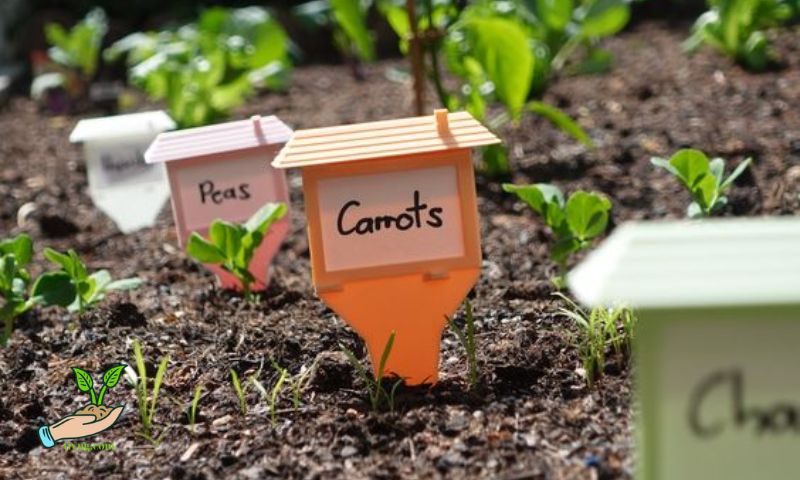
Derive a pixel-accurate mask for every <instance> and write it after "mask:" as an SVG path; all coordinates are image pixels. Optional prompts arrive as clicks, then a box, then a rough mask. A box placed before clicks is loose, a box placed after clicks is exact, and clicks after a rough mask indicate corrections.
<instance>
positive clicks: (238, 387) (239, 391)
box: [231, 369, 247, 415]
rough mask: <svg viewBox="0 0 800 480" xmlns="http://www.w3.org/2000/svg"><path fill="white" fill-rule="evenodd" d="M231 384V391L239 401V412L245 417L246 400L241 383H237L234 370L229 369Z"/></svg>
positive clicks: (237, 379) (237, 376)
mask: <svg viewBox="0 0 800 480" xmlns="http://www.w3.org/2000/svg"><path fill="white" fill-rule="evenodd" d="M231 384H232V385H233V391H234V392H236V398H238V399H239V410H241V412H242V415H247V398H246V397H245V395H244V389H243V388H242V382H240V381H239V375H238V374H237V373H236V370H234V369H231Z"/></svg>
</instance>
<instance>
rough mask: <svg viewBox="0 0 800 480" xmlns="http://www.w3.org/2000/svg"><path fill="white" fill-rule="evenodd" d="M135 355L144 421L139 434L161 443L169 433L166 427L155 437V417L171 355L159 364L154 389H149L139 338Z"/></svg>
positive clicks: (152, 441)
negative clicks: (159, 394)
mask: <svg viewBox="0 0 800 480" xmlns="http://www.w3.org/2000/svg"><path fill="white" fill-rule="evenodd" d="M133 355H134V357H135V360H136V370H137V371H138V373H139V376H138V378H137V379H134V384H135V385H136V400H137V402H138V404H139V419H140V420H141V422H142V431H141V432H139V435H141V436H142V437H144V438H145V439H147V440H148V441H150V442H151V443H154V444H158V443H161V439H162V438H163V436H164V434H165V433H167V430H166V429H165V430H164V431H163V432H162V433H161V435H159V436H158V437H153V418H154V417H155V414H156V406H157V405H158V393H159V391H160V390H161V383H162V382H163V381H164V375H165V374H166V373H167V366H168V364H169V355H167V356H165V357H163V358H162V359H161V363H160V364H159V365H158V370H156V376H155V378H154V379H153V388H152V391H150V390H148V385H147V383H148V382H147V367H146V366H145V362H144V356H143V355H142V346H141V344H140V343H139V340H134V341H133ZM148 399H149V402H148Z"/></svg>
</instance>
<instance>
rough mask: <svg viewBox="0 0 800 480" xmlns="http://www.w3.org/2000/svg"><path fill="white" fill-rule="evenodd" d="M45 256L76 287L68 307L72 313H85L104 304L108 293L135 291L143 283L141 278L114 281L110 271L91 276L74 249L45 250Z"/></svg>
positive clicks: (97, 272) (101, 271) (95, 273)
mask: <svg viewBox="0 0 800 480" xmlns="http://www.w3.org/2000/svg"><path fill="white" fill-rule="evenodd" d="M44 256H45V257H46V258H47V259H48V260H50V261H51V262H52V263H55V264H56V265H59V266H60V267H61V269H62V271H63V272H64V273H66V274H67V275H68V276H69V279H70V282H71V283H72V285H73V287H74V297H73V298H72V300H71V302H70V303H69V306H68V307H67V308H68V310H69V311H70V312H78V313H83V312H85V311H86V310H88V309H90V308H92V307H94V306H96V305H97V304H98V303H100V302H102V301H103V300H104V299H105V298H106V294H107V293H108V292H113V291H120V290H133V289H135V288H137V287H139V285H141V284H142V283H143V280H141V279H139V278H125V279H122V280H116V281H112V279H111V274H110V273H108V270H98V271H96V272H94V273H92V274H91V275H90V274H89V272H88V270H87V269H86V265H85V264H84V263H83V262H82V261H81V259H80V257H78V254H77V253H75V250H72V249H70V250H68V251H67V253H66V254H64V253H60V252H57V251H55V250H53V249H52V248H45V249H44Z"/></svg>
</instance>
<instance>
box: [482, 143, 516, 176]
mask: <svg viewBox="0 0 800 480" xmlns="http://www.w3.org/2000/svg"><path fill="white" fill-rule="evenodd" d="M481 160H482V162H483V168H484V169H485V170H486V174H487V175H488V176H490V177H499V176H502V175H506V174H508V173H509V172H510V171H511V168H510V167H509V165H508V152H506V148H505V146H503V145H502V144H501V145H487V146H485V147H483V148H482V149H481Z"/></svg>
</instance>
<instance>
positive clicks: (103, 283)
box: [89, 270, 111, 290]
mask: <svg viewBox="0 0 800 480" xmlns="http://www.w3.org/2000/svg"><path fill="white" fill-rule="evenodd" d="M89 278H91V279H92V280H94V286H95V289H96V290H105V289H106V287H107V286H108V284H109V283H111V274H110V273H108V270H98V271H96V272H94V273H92V274H91V275H89Z"/></svg>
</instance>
